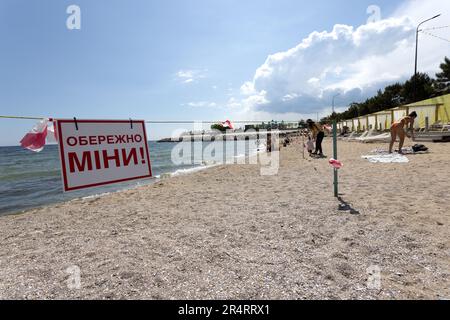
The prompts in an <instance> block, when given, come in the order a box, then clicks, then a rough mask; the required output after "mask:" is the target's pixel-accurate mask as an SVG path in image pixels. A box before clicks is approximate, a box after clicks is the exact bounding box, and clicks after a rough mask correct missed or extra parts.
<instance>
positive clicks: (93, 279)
mask: <svg viewBox="0 0 450 320" xmlns="http://www.w3.org/2000/svg"><path fill="white" fill-rule="evenodd" d="M408 142H409V141H408ZM427 146H428V147H430V149H431V150H430V151H431V152H430V153H429V154H420V155H410V156H408V157H409V160H410V162H409V163H407V164H403V163H400V164H372V163H369V162H368V161H367V160H364V159H361V156H362V155H365V154H368V153H369V152H370V151H371V150H373V149H375V148H378V147H384V148H387V145H386V144H362V143H356V142H339V158H340V159H341V160H342V162H343V163H344V168H343V169H341V171H340V183H341V184H340V192H341V194H342V203H341V202H340V201H338V200H337V199H335V198H334V197H333V189H332V169H331V167H330V165H329V164H328V161H327V160H328V159H320V160H318V159H310V158H309V157H308V158H307V159H305V160H304V159H303V158H302V147H301V145H300V144H298V143H294V144H293V145H291V146H289V147H288V148H285V149H282V151H281V164H280V169H279V174H278V175H275V176H261V175H260V168H259V166H258V165H228V166H219V167H214V168H211V169H208V170H204V171H200V172H196V173H193V174H190V175H184V176H177V177H173V178H170V179H165V180H162V181H161V182H158V183H155V184H153V185H149V186H144V187H139V188H136V189H133V190H129V191H124V192H119V193H115V194H110V195H106V196H103V197H99V198H90V199H78V200H73V201H70V202H67V203H61V204H57V205H52V206H48V207H45V208H40V209H34V210H30V211H28V212H26V213H23V214H20V215H14V216H4V217H1V218H0V242H1V246H0V298H1V299H66V298H67V299H450V214H449V213H450V202H449V196H448V192H449V187H450V170H449V164H450V144H427ZM324 151H325V152H326V153H327V155H328V156H331V141H330V140H329V139H326V141H325V143H324ZM343 202H345V203H343ZM74 266H76V267H77V268H79V270H80V271H81V287H80V288H79V289H76V288H70V286H69V287H68V280H70V279H69V278H70V274H69V273H68V268H69V270H73V267H74ZM371 270H380V272H381V283H380V287H379V288H373V287H370V286H369V287H368V285H367V284H368V282H367V280H368V279H369V278H370V277H372V275H371V273H372V271H371Z"/></svg>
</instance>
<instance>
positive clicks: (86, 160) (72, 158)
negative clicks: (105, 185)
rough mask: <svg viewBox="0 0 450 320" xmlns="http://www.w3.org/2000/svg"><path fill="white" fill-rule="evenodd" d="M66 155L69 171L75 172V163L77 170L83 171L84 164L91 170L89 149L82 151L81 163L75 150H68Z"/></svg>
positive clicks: (84, 168)
mask: <svg viewBox="0 0 450 320" xmlns="http://www.w3.org/2000/svg"><path fill="white" fill-rule="evenodd" d="M67 156H68V158H69V170H70V173H74V172H75V165H76V166H77V169H78V171H79V172H83V171H85V170H86V166H87V169H88V170H89V171H90V170H92V158H91V153H90V152H89V151H85V152H83V155H82V158H81V163H80V159H78V156H77V154H76V152H69V153H68V154H67Z"/></svg>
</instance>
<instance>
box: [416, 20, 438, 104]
mask: <svg viewBox="0 0 450 320" xmlns="http://www.w3.org/2000/svg"><path fill="white" fill-rule="evenodd" d="M440 16H441V15H440V14H438V15H436V16H434V17H433V18H430V19H427V20H424V21H422V22H421V23H419V25H418V26H417V29H416V56H415V61H414V80H413V92H414V102H415V101H416V99H417V98H416V97H417V94H416V88H417V55H418V51H419V32H420V31H421V30H419V28H420V26H421V25H423V24H424V23H425V22H428V21H430V20H433V19H436V18H439V17H440Z"/></svg>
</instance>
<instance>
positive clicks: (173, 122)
mask: <svg viewBox="0 0 450 320" xmlns="http://www.w3.org/2000/svg"><path fill="white" fill-rule="evenodd" d="M0 119H16V120H43V119H49V118H48V117H25V116H5V115H0ZM220 122H221V121H193V120H179V121H177V120H161V121H152V120H146V121H145V123H147V124H195V123H206V124H215V123H220ZM232 122H233V123H262V122H266V123H271V122H272V120H269V121H268V120H239V121H232ZM280 122H281V121H277V123H280ZM283 122H284V123H298V121H283Z"/></svg>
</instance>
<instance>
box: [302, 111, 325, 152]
mask: <svg viewBox="0 0 450 320" xmlns="http://www.w3.org/2000/svg"><path fill="white" fill-rule="evenodd" d="M306 123H307V124H308V129H309V130H310V131H311V133H312V137H313V139H314V140H315V141H316V150H315V151H314V152H313V153H312V154H318V155H319V156H323V151H322V141H323V138H324V137H325V132H324V131H323V128H322V126H321V125H320V124H318V123H315V122H314V121H312V120H311V119H308V120H307V121H306Z"/></svg>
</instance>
